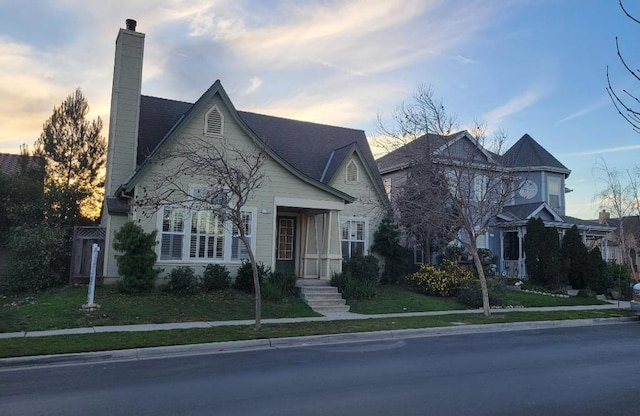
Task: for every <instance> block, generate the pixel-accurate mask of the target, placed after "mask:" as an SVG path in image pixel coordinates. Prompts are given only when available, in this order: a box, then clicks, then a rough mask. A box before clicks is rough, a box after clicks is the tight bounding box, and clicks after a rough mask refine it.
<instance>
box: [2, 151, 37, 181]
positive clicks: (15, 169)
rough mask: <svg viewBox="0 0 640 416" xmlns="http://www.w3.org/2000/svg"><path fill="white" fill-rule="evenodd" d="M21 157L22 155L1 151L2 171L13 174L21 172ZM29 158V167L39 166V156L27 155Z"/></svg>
mask: <svg viewBox="0 0 640 416" xmlns="http://www.w3.org/2000/svg"><path fill="white" fill-rule="evenodd" d="M21 157H22V155H15V154H11V153H0V173H2V174H4V175H7V176H13V175H16V174H18V173H20V170H21V166H20V164H21ZM27 157H28V158H29V167H32V168H37V167H38V166H39V164H38V161H39V160H40V158H39V157H37V156H27Z"/></svg>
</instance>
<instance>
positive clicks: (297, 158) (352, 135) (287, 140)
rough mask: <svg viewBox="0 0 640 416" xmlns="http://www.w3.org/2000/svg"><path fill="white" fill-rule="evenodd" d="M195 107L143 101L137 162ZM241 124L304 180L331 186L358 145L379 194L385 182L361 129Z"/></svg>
mask: <svg viewBox="0 0 640 416" xmlns="http://www.w3.org/2000/svg"><path fill="white" fill-rule="evenodd" d="M192 106H193V104H191V103H187V102H183V101H175V100H169V99H165V98H158V97H150V96H145V95H143V96H141V97H140V121H139V132H138V154H137V163H138V165H140V164H142V163H143V162H144V160H145V159H146V157H147V156H148V155H149V154H151V153H152V152H153V150H154V149H155V148H156V147H157V146H158V144H159V143H160V142H161V141H162V139H163V137H165V135H166V134H167V133H169V132H170V131H171V129H172V128H173V127H174V126H175V125H176V123H178V122H179V121H180V120H181V118H182V117H183V116H184V115H185V113H187V112H188V111H189V110H190V109H191V107H192ZM237 113H238V115H239V116H240V118H241V119H242V121H244V123H245V124H246V125H247V126H248V127H249V128H250V129H251V130H252V131H253V132H254V133H255V134H256V136H257V137H258V138H260V140H262V141H263V142H264V143H265V144H266V145H267V146H268V147H269V148H270V149H271V150H272V151H274V152H275V153H276V154H277V155H278V156H280V157H281V158H282V159H284V160H286V161H287V162H288V163H289V164H291V166H293V167H294V168H295V169H297V170H298V171H300V172H301V173H303V174H304V175H306V176H308V177H310V178H312V179H314V180H316V181H318V182H322V183H325V184H327V183H328V182H329V181H330V180H331V179H332V178H333V175H334V174H335V171H336V169H337V168H338V167H339V166H340V164H341V163H342V161H343V160H344V158H345V157H347V156H348V155H349V154H350V152H348V151H347V150H349V149H351V147H352V146H353V145H356V146H357V147H358V149H359V151H360V154H361V155H362V156H363V158H364V159H365V160H364V162H365V163H366V164H367V167H368V168H369V170H370V171H371V172H372V174H373V175H372V176H373V180H374V181H376V182H380V183H379V184H377V185H378V186H379V187H380V189H383V187H382V181H381V179H380V178H379V175H378V174H377V173H378V168H377V165H376V163H375V160H374V159H373V155H372V153H371V149H370V148H369V144H368V142H367V138H366V136H365V134H364V131H362V130H356V129H350V128H345V127H337V126H330V125H326V124H317V123H311V122H306V121H299V120H291V119H286V118H282V117H274V116H268V115H264V114H257V113H250V112H246V111H238V112H237Z"/></svg>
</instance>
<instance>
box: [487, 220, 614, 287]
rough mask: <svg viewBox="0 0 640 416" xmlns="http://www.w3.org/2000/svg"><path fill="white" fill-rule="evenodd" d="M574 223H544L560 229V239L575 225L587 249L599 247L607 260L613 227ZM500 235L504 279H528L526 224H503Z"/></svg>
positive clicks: (588, 222)
mask: <svg viewBox="0 0 640 416" xmlns="http://www.w3.org/2000/svg"><path fill="white" fill-rule="evenodd" d="M573 220H575V221H572V222H555V221H544V225H545V227H546V228H556V229H558V234H559V235H560V239H562V238H564V234H565V233H566V231H567V230H568V229H569V228H571V227H573V226H574V225H575V226H576V227H577V228H578V231H579V232H580V235H581V236H582V242H583V243H584V245H585V246H587V248H589V249H591V248H593V247H598V248H599V249H600V251H601V252H602V257H603V259H606V258H607V250H608V246H607V238H606V235H607V233H608V232H610V231H611V227H606V226H600V225H598V224H597V223H594V222H591V221H584V220H580V219H577V218H573ZM499 230H500V231H499V234H500V249H499V252H500V255H499V256H498V258H499V264H498V270H499V272H500V274H501V275H502V276H504V277H517V278H520V279H526V278H527V270H526V266H525V258H526V255H525V253H524V248H523V247H524V239H525V236H526V234H527V224H526V222H521V221H519V222H518V223H517V224H514V223H503V224H501V225H499Z"/></svg>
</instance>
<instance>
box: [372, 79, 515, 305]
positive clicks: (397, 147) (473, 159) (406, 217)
mask: <svg viewBox="0 0 640 416" xmlns="http://www.w3.org/2000/svg"><path fill="white" fill-rule="evenodd" d="M392 120H393V121H392V127H389V126H387V125H385V123H384V122H383V121H382V118H381V117H378V132H379V133H380V134H382V135H383V136H384V141H383V142H382V143H380V146H383V147H386V149H388V150H391V151H392V152H393V153H392V154H390V156H392V162H393V164H394V165H395V166H399V167H401V169H403V170H405V172H406V174H405V178H404V182H403V183H402V184H400V185H399V186H398V187H397V188H396V191H395V193H393V194H392V200H393V204H394V206H395V209H396V211H397V213H398V214H399V216H400V218H401V224H402V225H403V226H404V228H405V230H406V231H407V232H408V233H409V234H411V235H412V237H413V238H414V239H415V240H416V241H419V242H423V244H425V245H427V247H426V248H427V249H428V250H427V253H430V250H429V248H430V246H432V245H433V244H434V243H438V242H443V241H451V240H452V239H456V240H458V242H459V243H460V244H462V245H463V246H464V247H465V248H466V249H467V251H468V252H469V253H470V254H471V256H472V257H473V260H474V264H475V266H476V269H477V270H478V275H479V277H480V286H481V289H482V298H483V311H484V313H485V315H490V313H491V309H490V305H489V295H488V289H487V281H486V276H485V275H484V271H483V268H482V262H481V259H480V257H479V255H478V247H477V239H478V238H479V237H480V236H482V235H484V234H485V233H486V232H487V231H488V228H489V226H490V224H491V222H492V221H493V220H494V218H495V216H496V215H497V214H499V213H500V212H501V211H502V209H503V207H504V205H505V203H506V202H507V201H508V200H510V199H511V197H512V195H513V192H514V187H515V185H514V184H515V179H516V178H513V177H512V175H509V174H508V173H507V172H506V171H505V170H504V169H503V168H502V167H501V166H500V165H499V164H497V163H496V161H495V160H494V156H495V154H494V153H492V152H489V151H487V150H486V149H487V148H488V147H490V146H488V144H487V143H486V142H487V140H486V137H485V134H484V131H485V128H484V125H483V123H481V122H478V121H476V122H475V123H474V127H473V128H472V129H471V130H473V131H474V132H475V135H476V136H477V137H474V135H472V134H470V133H466V134H464V133H459V134H452V132H453V131H455V129H456V128H457V126H458V123H457V121H456V118H455V116H451V115H449V114H448V113H447V112H446V110H445V106H444V104H443V102H442V100H438V99H435V98H434V93H433V89H432V88H430V87H425V86H423V85H421V86H418V88H417V89H416V92H415V94H414V95H413V97H412V101H411V102H410V103H408V104H407V103H403V104H402V105H401V106H400V107H399V108H398V109H396V111H395V112H394V114H393V117H392ZM505 137H506V136H505V134H504V131H503V130H499V131H498V133H497V138H496V140H495V141H494V142H495V143H497V144H495V143H494V146H493V148H494V149H496V150H498V151H499V150H500V148H501V147H502V145H504V142H505ZM418 138H420V140H416V139H418ZM438 240H440V241H438Z"/></svg>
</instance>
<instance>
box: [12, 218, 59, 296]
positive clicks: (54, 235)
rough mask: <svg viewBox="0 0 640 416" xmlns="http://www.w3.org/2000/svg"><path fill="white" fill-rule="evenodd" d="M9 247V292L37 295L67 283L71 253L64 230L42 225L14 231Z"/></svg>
mask: <svg viewBox="0 0 640 416" xmlns="http://www.w3.org/2000/svg"><path fill="white" fill-rule="evenodd" d="M8 247H9V249H10V257H9V260H8V264H7V276H6V281H5V286H6V287H7V289H8V290H10V291H13V292H28V291H37V290H42V289H46V288H49V287H53V286H59V285H62V284H64V283H65V282H66V281H67V279H68V265H69V261H70V252H71V250H70V244H69V239H68V238H67V234H66V232H65V230H64V229H62V228H59V227H54V226H49V225H45V224H40V225H38V226H35V227H29V226H21V227H16V228H14V229H13V230H12V232H11V233H10V235H9V239H8Z"/></svg>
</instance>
